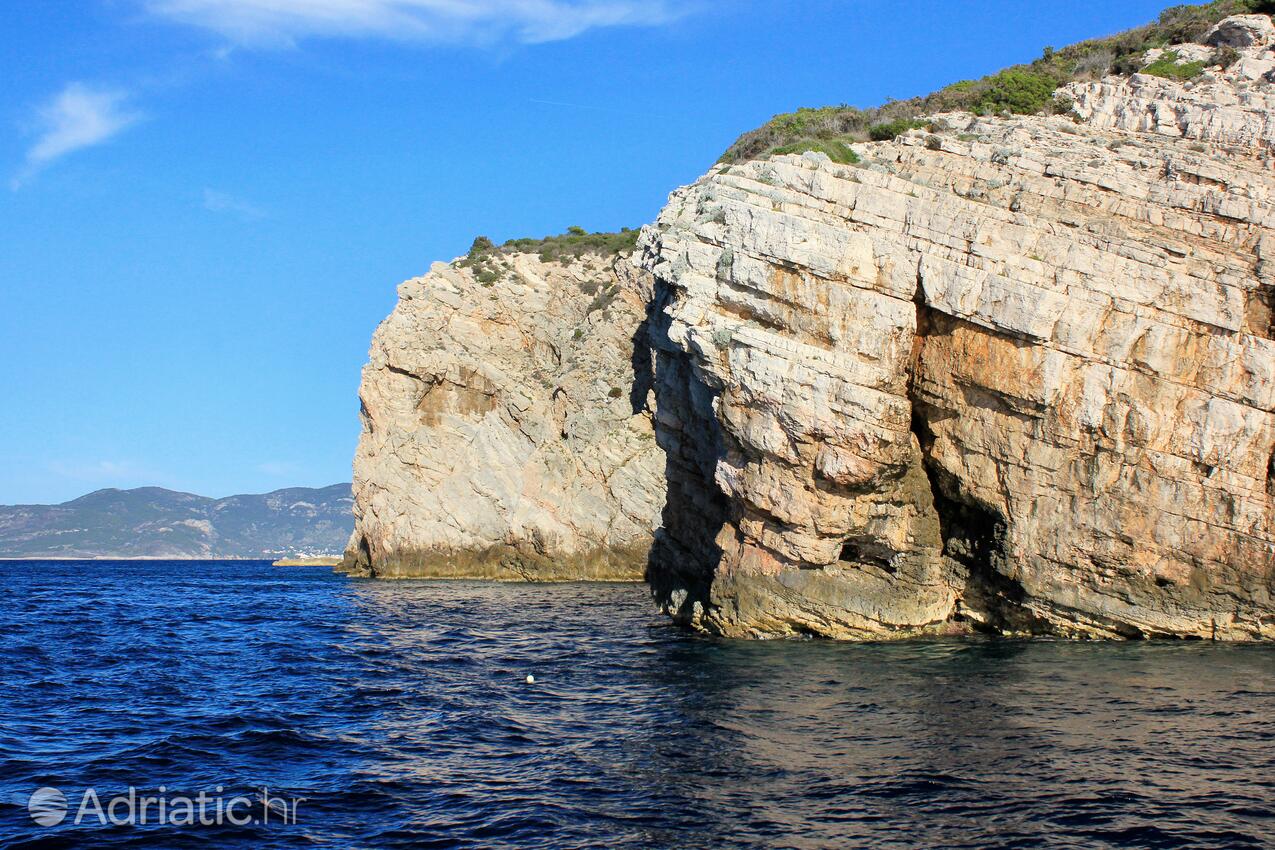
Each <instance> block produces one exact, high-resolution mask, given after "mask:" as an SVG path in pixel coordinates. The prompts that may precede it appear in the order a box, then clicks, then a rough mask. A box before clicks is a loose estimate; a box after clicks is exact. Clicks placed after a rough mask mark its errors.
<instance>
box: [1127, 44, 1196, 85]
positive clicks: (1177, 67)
mask: <svg viewBox="0 0 1275 850" xmlns="http://www.w3.org/2000/svg"><path fill="white" fill-rule="evenodd" d="M1181 58H1182V57H1180V56H1179V55H1178V54H1177V53H1176V52H1175V51H1173V50H1166V51H1165V52H1164V54H1163V55H1162V56H1161V57H1160V58H1159V59H1157V60H1155V61H1154V62H1152V63H1151V64H1150V65H1148V66H1147V67H1145V68H1143V69H1142V73H1144V74H1150V75H1151V76H1153V77H1164V78H1165V79H1169V80H1189V79H1192V78H1193V77H1198V76H1200V74H1203V73H1204V69H1205V68H1206V67H1207V66H1206V65H1205V64H1204V63H1203V62H1179V61H1178V60H1179V59H1181Z"/></svg>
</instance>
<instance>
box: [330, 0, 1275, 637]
mask: <svg viewBox="0 0 1275 850" xmlns="http://www.w3.org/2000/svg"><path fill="white" fill-rule="evenodd" d="M1200 8H1203V9H1210V10H1211V9H1215V8H1219V7H1218V6H1217V4H1213V6H1210V7H1200ZM1217 17H1220V15H1217V16H1215V17H1214V18H1213V19H1210V20H1207V21H1206V23H1207V25H1206V26H1200V27H1198V31H1191V32H1188V33H1187V34H1188V35H1189V36H1190V38H1189V39H1188V40H1186V41H1184V42H1183V43H1180V44H1174V45H1171V46H1169V47H1168V48H1165V47H1163V46H1160V47H1156V48H1153V49H1150V50H1145V49H1142V48H1143V47H1144V45H1142V44H1138V45H1136V48H1137V49H1136V50H1132V51H1131V49H1130V48H1128V47H1127V45H1128V43H1129V42H1128V41H1127V40H1126V41H1124V42H1117V41H1115V40H1111V44H1112V45H1114V46H1113V47H1112V49H1111V51H1110V52H1111V53H1112V55H1111V56H1107V57H1104V56H1102V55H1101V54H1100V53H1099V51H1100V50H1107V49H1108V47H1107V44H1106V43H1104V44H1102V45H1099V46H1098V47H1093V46H1083V45H1082V46H1080V47H1083V48H1084V49H1083V50H1079V49H1070V48H1069V49H1067V50H1070V51H1071V52H1067V50H1065V51H1063V52H1060V54H1059V55H1058V56H1054V55H1051V54H1050V53H1047V54H1046V56H1045V57H1044V58H1043V59H1042V62H1043V63H1044V64H1043V65H1042V66H1041V67H1042V68H1044V69H1045V71H1046V72H1050V73H1052V72H1053V70H1052V69H1056V68H1057V67H1060V66H1061V65H1062V64H1066V66H1067V68H1068V69H1069V70H1068V71H1067V73H1068V74H1071V77H1070V78H1069V80H1070V81H1069V82H1065V84H1062V85H1061V86H1059V85H1058V81H1055V82H1053V83H1050V84H1049V85H1048V86H1047V87H1046V89H1045V90H1044V97H1043V100H1041V98H1040V97H1039V96H1038V93H1032V96H1031V98H1030V99H1028V100H1027V101H1026V102H1020V101H1019V100H1016V99H1015V98H1016V97H1017V95H1018V89H1017V88H1014V89H1012V90H1010V91H1009V94H1004V93H1001V92H999V91H998V89H997V88H996V87H997V86H999V85H1001V84H1002V82H1005V84H1006V85H1011V84H1012V86H1016V87H1021V88H1022V89H1023V90H1026V91H1029V92H1030V91H1031V86H1032V85H1033V84H1034V80H1033V78H1032V76H1031V75H1032V74H1036V77H1038V78H1039V77H1044V76H1045V73H1044V72H1040V73H1037V69H1032V70H1029V71H1026V72H1023V74H1021V75H1020V77H1021V79H1020V78H1019V77H1014V78H1006V81H1002V80H999V79H998V80H993V81H992V82H990V83H985V84H983V88H982V89H979V88H977V86H973V84H971V86H973V87H970V86H966V87H965V88H961V87H959V86H958V87H952V89H951V91H950V92H949V91H948V90H945V92H947V93H946V94H944V93H938V95H936V96H932V97H931V98H927V99H925V100H924V101H916V102H915V105H914V106H909V107H908V108H911V109H913V114H911V115H903V116H901V117H900V116H897V115H895V116H891V115H888V114H887V115H883V116H882V118H884V119H890V120H888V121H884V120H883V121H882V123H881V124H880V125H877V126H873V127H872V128H871V132H869V133H860V132H859V130H858V129H856V126H857V125H856V124H855V122H857V121H860V120H862V113H858V112H857V111H854V110H846V111H845V113H846V114H840V113H837V114H829V115H825V114H823V113H822V112H820V111H810V112H811V113H818V114H815V115H813V118H812V116H811V115H802V114H801V113H798V114H796V117H787V118H784V120H780V119H776V121H775V122H772V124H771V125H768V126H767V127H766V128H763V129H762V130H761V131H757V133H755V134H750V135H746V136H745V137H744V138H743V139H742V140H741V142H740V143H739V144H737V146H736V147H735V148H733V149H732V152H730V153H728V156H727V157H726V158H724V161H723V162H722V163H719V164H718V165H717V166H715V167H714V168H713V169H712V170H710V171H709V173H708V174H706V175H705V176H704V177H703V178H701V179H700V180H699V181H697V182H696V183H694V184H693V185H691V186H688V187H685V188H682V189H679V190H678V191H676V192H675V193H674V194H673V195H672V196H671V198H670V200H669V204H668V206H667V207H666V208H665V210H664V211H663V212H662V213H661V214H660V216H659V218H658V220H657V221H656V222H655V223H654V224H653V225H650V226H648V227H646V228H644V229H643V232H642V236H641V239H640V241H639V244H638V249H637V254H636V256H635V257H634V259H633V260H632V262H629V261H627V260H626V258H624V257H620V258H618V259H611V260H604V259H602V258H601V257H596V258H589V259H576V260H573V261H572V262H571V263H568V264H566V265H564V264H562V263H560V262H558V261H556V260H555V261H553V263H552V264H550V265H548V266H546V264H545V263H544V262H542V261H541V260H540V258H538V257H534V256H531V255H528V254H520V253H517V252H511V253H504V254H501V255H500V256H501V259H500V263H501V264H502V265H501V268H503V269H504V271H502V272H500V274H499V276H498V277H496V278H492V277H491V275H490V274H488V275H487V277H488V278H490V279H491V280H492V281H493V282H491V283H490V284H485V283H484V282H482V281H479V280H478V278H477V277H476V276H475V275H474V273H473V271H472V268H471V269H466V268H465V267H463V263H464V262H465V261H462V263H460V264H453V265H452V266H450V267H447V266H436V267H435V268H434V270H433V271H432V272H431V273H430V275H429V276H427V277H425V278H421V279H418V280H415V281H409V282H408V283H407V284H404V285H403V287H401V288H400V304H399V307H398V308H397V309H396V310H395V313H394V315H393V316H391V317H390V319H388V320H387V322H386V323H385V324H384V325H383V326H382V327H381V329H380V330H378V332H377V335H376V338H375V340H374V342H373V349H372V358H371V363H370V364H369V366H368V367H367V369H366V370H365V374H364V383H363V390H362V397H363V403H364V426H365V429H364V435H363V439H362V441H361V443H360V447H359V455H358V458H357V460H356V466H355V496H356V512H357V514H358V522H357V527H356V531H355V536H354V542H353V545H352V547H351V554H350V555H347V565H348V566H351V567H353V568H355V569H363V570H364V571H367V572H371V573H372V574H376V575H474V576H495V577H515V576H521V577H527V578H565V577H603V576H604V577H611V576H616V575H626V576H631V575H637V574H638V573H640V572H641V570H642V568H643V567H645V569H646V577H647V579H648V581H649V582H650V583H651V585H652V589H653V591H654V593H655V595H656V598H657V600H658V601H659V602H660V604H661V605H662V606H663V607H664V608H665V609H666V610H667V611H668V612H669V613H670V614H672V615H673V616H674V617H676V618H678V619H679V620H681V621H682V622H685V623H687V624H690V625H692V626H694V627H696V628H699V629H703V630H706V631H710V632H714V633H718V634H723V635H728V636H742V637H772V636H785V635H817V636H825V637H835V638H855V639H879V638H893V637H906V636H912V635H922V634H945V633H960V632H966V631H971V630H982V631H992V632H996V633H1002V634H1050V635H1058V636H1067V637H1156V636H1176V637H1200V638H1217V639H1262V638H1266V639H1269V638H1275V599H1273V598H1272V596H1273V594H1275V331H1273V329H1272V317H1273V315H1275V47H1273V44H1275V29H1273V28H1272V25H1271V20H1270V18H1269V17H1267V16H1265V15H1246V16H1237V17H1230V18H1226V19H1225V20H1222V21H1221V22H1220V23H1219V22H1218V21H1217V19H1216V18H1217ZM1198 24H1199V21H1198V20H1195V19H1193V20H1192V22H1191V26H1197V25H1198ZM1144 35H1145V34H1144ZM1144 40H1145V39H1144ZM1119 50H1124V51H1125V52H1124V53H1119ZM1059 57H1061V58H1059ZM1086 61H1088V62H1091V64H1093V67H1095V68H1097V71H1096V72H1094V73H1092V74H1085V73H1081V72H1080V71H1079V70H1077V69H1079V68H1080V67H1081V66H1082V64H1083V63H1084V62H1086ZM1122 64H1123V65H1126V66H1129V67H1115V68H1113V67H1110V66H1113V65H1115V66H1120V65H1122ZM961 85H962V86H965V84H961ZM971 92H973V94H971ZM939 95H942V97H940V96H939ZM975 95H977V96H978V97H979V98H982V99H981V100H976V99H975ZM988 98H992V99H991V100H988ZM995 98H1001V100H1000V101H998V100H996V99H995ZM989 103H990V104H992V105H993V107H994V108H988V104H989ZM1001 103H1003V104H1004V105H1003V106H1001V105H997V104H1001ZM952 105H955V106H959V107H962V108H960V109H947V108H938V109H935V108H934V107H936V106H937V107H944V106H949V107H950V106H952ZM922 110H923V111H924V114H923V115H922V116H920V117H917V115H916V113H917V112H918V111H922ZM813 119H818V121H823V122H825V125H826V124H827V123H828V122H833V121H840V122H841V129H842V130H845V131H846V132H844V133H843V134H842V135H837V134H836V133H829V132H823V131H819V132H816V133H815V134H814V135H812V136H810V137H808V138H807V137H804V136H802V133H804V132H805V131H806V130H807V129H808V128H809V127H810V126H811V121H812V120H813ZM881 127H884V128H885V130H884V131H883V132H879V130H880V128H881ZM794 128H795V129H794ZM786 133H787V134H788V135H794V134H795V135H796V138H795V139H791V138H785V134H786ZM469 262H470V263H471V264H472V263H473V262H474V260H473V257H472V255H471V258H469ZM633 266H636V267H637V268H639V269H640V270H641V272H638V271H636V270H631V269H632V268H633ZM592 281H597V282H598V286H599V287H600V288H601V290H602V291H606V292H611V291H614V292H615V293H616V295H615V299H614V301H613V302H612V308H611V310H610V312H609V314H600V315H599V314H598V313H597V311H596V310H591V309H590V305H591V304H592V297H593V296H588V294H587V293H586V292H582V291H581V288H582V287H583V286H585V285H586V283H588V282H592ZM577 293H578V294H577ZM581 328H583V329H584V330H583V333H581V334H580V335H579V336H577V333H576V331H577V330H579V329H581ZM581 358H584V359H587V360H588V364H587V365H582V360H581ZM648 389H653V392H651V393H648ZM652 414H653V417H654V432H655V438H656V440H657V441H658V444H659V449H662V452H661V451H660V450H659V449H657V450H654V451H652V449H653V448H654V443H653V442H652V441H651V439H650V436H651V428H652V425H651V420H652ZM572 423H575V424H574V425H573V424H572ZM661 507H663V511H662V514H661ZM652 540H654V546H653V547H652V548H651V550H650V554H649V556H647V555H646V549H647V547H648V546H650V544H651V541H652Z"/></svg>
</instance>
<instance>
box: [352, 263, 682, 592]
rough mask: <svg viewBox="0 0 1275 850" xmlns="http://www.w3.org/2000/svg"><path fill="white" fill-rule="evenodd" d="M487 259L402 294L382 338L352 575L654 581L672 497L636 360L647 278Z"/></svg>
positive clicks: (605, 266)
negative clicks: (655, 535) (665, 508)
mask: <svg viewBox="0 0 1275 850" xmlns="http://www.w3.org/2000/svg"><path fill="white" fill-rule="evenodd" d="M490 262H491V264H492V265H491V266H489V267H483V268H481V270H480V269H475V268H467V267H465V264H464V263H463V262H458V263H456V264H453V265H450V266H449V265H443V264H441V263H440V264H436V265H434V267H433V268H432V269H431V270H430V273H429V274H428V275H426V276H424V277H421V278H416V279H413V280H409V281H407V282H406V283H404V284H402V285H401V286H400V287H399V303H398V306H397V307H396V308H395V309H394V312H393V313H392V314H391V315H390V317H389V318H388V319H386V320H385V322H384V323H382V325H381V326H380V328H379V329H378V330H377V331H376V335H375V336H374V337H373V340H372V349H371V356H370V361H369V363H368V364H367V366H366V367H365V368H364V370H363V382H362V386H361V389H360V397H361V400H362V405H363V407H362V419H363V433H362V436H361V438H360V440H359V446H358V451H357V454H356V457H355V461H354V496H355V517H356V526H355V531H354V535H353V537H352V539H351V542H350V546H349V549H348V550H347V553H346V558H345V563H344V565H343V567H344V569H346V570H347V571H352V572H356V573H362V574H370V575H375V576H380V577H391V578H393V577H413V576H422V577H474V578H498V579H530V580H568V579H586V578H587V579H640V578H641V577H642V574H643V570H644V568H645V566H646V560H647V551H648V549H649V547H650V542H651V536H652V529H653V528H654V527H655V526H656V525H657V524H658V518H659V513H660V508H661V507H662V505H663V498H664V486H663V481H662V476H663V468H664V458H663V455H662V453H661V452H660V451H659V449H658V448H657V447H656V444H655V440H654V437H653V433H652V424H651V416H650V413H649V411H648V407H647V400H648V399H647V396H648V392H649V387H650V380H649V372H650V369H649V362H648V363H647V364H646V366H645V367H644V366H643V364H642V363H640V362H637V363H636V365H635V361H634V358H633V352H634V345H633V337H634V336H635V335H639V334H640V333H644V331H640V328H641V326H642V323H643V321H644V316H645V304H646V302H647V300H648V299H649V297H650V280H649V278H648V277H647V276H646V275H644V274H642V273H641V272H638V271H637V270H635V269H634V268H633V266H632V263H631V262H629V261H628V260H625V261H623V262H619V261H617V260H616V258H614V257H609V258H603V257H598V256H591V255H586V256H584V257H582V258H579V259H577V260H575V261H574V262H571V263H570V264H569V265H563V264H561V263H559V262H557V261H551V262H541V261H540V259H538V257H537V256H536V255H534V254H503V253H502V254H499V255H498V256H497V257H495V258H494V259H492V260H491V261H490ZM635 369H636V370H637V373H636V374H635ZM644 376H645V377H644Z"/></svg>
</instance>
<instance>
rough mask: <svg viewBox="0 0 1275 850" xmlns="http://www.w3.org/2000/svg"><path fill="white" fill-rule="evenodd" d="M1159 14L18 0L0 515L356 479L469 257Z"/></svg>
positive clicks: (12, 36)
mask: <svg viewBox="0 0 1275 850" xmlns="http://www.w3.org/2000/svg"><path fill="white" fill-rule="evenodd" d="M1163 5H1164V4H1163V3H1161V2H1142V0H1121V2H1119V3H1111V2H1093V0H1073V2H1069V3H1035V4H1026V3H1022V2H1021V0H1013V1H1012V2H1010V1H1009V0H986V2H980V3H967V2H927V0H914V2H911V3H899V2H897V0H844V2H835V0H808V2H803V3H790V2H778V0H774V1H773V2H770V1H769V0H766V1H763V0H737V1H736V2H730V0H690V2H685V3H679V2H673V0H668V2H663V0H593V1H588V0H41V2H38V3H6V4H4V5H3V9H0V27H2V30H3V33H4V40H5V44H6V50H5V51H4V52H3V53H0V74H2V75H3V78H4V79H5V81H6V84H5V86H4V87H3V89H2V90H0V172H3V175H2V176H3V177H4V183H3V184H0V232H2V233H3V237H0V239H2V242H0V245H3V248H2V249H0V378H2V383H0V387H2V388H3V392H4V405H3V411H4V415H3V416H2V417H0V502H5V503H13V502H47V501H61V500H65V499H69V498H73V497H75V496H77V495H80V494H81V493H84V492H87V491H89V490H93V489H97V488H99V487H134V486H139V485H144V484H158V485H161V486H165V487H172V488H175V489H181V490H188V491H192V492H198V493H202V494H206V495H211V496H223V495H228V494H231V493H238V492H256V491H265V490H270V489H275V488H278V487H284V486H292V485H315V486H317V485H324V484H329V483H333V482H336V481H343V480H348V479H349V477H350V458H351V455H352V453H353V449H354V444H355V441H356V440H357V437H358V400H357V387H358V379H359V369H360V367H361V366H362V363H363V361H364V359H365V357H366V353H367V347H368V342H369V338H370V336H371V333H372V331H373V329H374V328H375V327H376V324H377V323H378V322H379V321H380V320H381V319H382V318H383V317H384V316H385V315H386V313H388V311H389V310H390V309H391V308H392V307H393V304H394V297H395V291H394V288H395V285H396V284H397V283H398V282H399V281H400V280H402V279H404V278H407V277H411V276H414V275H417V274H421V273H423V272H424V271H425V270H426V269H427V268H428V266H429V263H430V262H432V261H434V260H439V259H443V260H446V259H450V258H452V257H454V256H456V255H458V254H461V253H463V252H464V251H465V250H466V249H467V248H468V246H469V243H470V241H471V240H472V239H473V237H474V236H475V235H476V234H479V233H482V234H487V235H489V236H491V237H492V238H495V239H497V240H504V239H507V238H510V237H517V236H528V235H543V234H546V233H557V232H561V231H562V230H564V229H565V228H566V227H567V226H568V225H580V226H583V227H586V228H588V229H590V230H611V229H616V228H619V227H621V226H626V225H627V226H637V225H640V224H641V223H643V222H646V221H649V220H650V219H652V218H653V217H654V216H655V214H656V213H657V211H658V210H659V208H660V206H661V205H662V203H663V201H664V199H665V198H666V196H667V195H668V193H669V191H671V190H672V189H674V188H675V187H677V186H678V185H680V184H683V183H687V182H690V181H691V180H693V179H695V177H697V176H698V175H699V174H700V173H701V172H702V171H704V170H705V169H706V168H707V167H708V166H709V165H710V164H711V163H712V162H713V161H714V160H715V159H716V158H717V156H718V155H719V154H720V153H721V151H722V150H723V149H725V148H726V146H727V145H729V144H730V142H731V141H732V140H733V139H734V138H735V137H736V136H737V135H738V134H739V133H741V132H743V131H744V130H747V129H750V128H752V127H754V126H757V125H758V124H761V123H762V122H764V121H765V120H766V119H767V118H769V117H770V116H771V115H773V114H774V113H776V112H783V111H788V110H790V109H793V108H795V107H797V106H820V105H825V104H830V103H843V102H844V103H851V104H854V105H859V106H868V105H872V104H875V103H879V102H881V101H883V100H885V99H886V98H889V97H896V98H904V97H909V96H912V95H915V94H922V93H925V92H927V91H930V90H933V89H935V88H938V87H940V86H942V85H944V84H946V83H948V82H952V81H954V80H957V79H963V78H968V77H973V76H978V75H981V74H984V73H987V72H990V71H994V70H996V69H998V68H1001V67H1004V66H1005V65H1008V64H1012V63H1014V62H1019V61H1025V60H1029V59H1032V58H1034V57H1035V56H1037V55H1039V52H1040V49H1041V48H1042V47H1043V46H1044V45H1047V44H1052V45H1055V46H1057V45H1062V44H1066V43H1069V42H1072V41H1076V40H1079V39H1082V38H1085V37H1089V36H1096V35H1103V34H1107V33H1110V32H1114V31H1117V30H1120V29H1124V28H1127V27H1130V26H1133V25H1136V24H1139V23H1143V22H1146V21H1148V20H1151V19H1152V18H1154V17H1155V15H1156V14H1157V12H1158V11H1159V9H1160V8H1161V7H1162V6H1163Z"/></svg>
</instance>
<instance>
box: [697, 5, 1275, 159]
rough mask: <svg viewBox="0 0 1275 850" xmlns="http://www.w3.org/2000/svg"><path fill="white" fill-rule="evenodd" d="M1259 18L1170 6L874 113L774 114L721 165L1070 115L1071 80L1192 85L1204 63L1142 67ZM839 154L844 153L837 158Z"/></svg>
mask: <svg viewBox="0 0 1275 850" xmlns="http://www.w3.org/2000/svg"><path fill="white" fill-rule="evenodd" d="M1254 12H1261V13H1265V14H1271V13H1275V0H1213V2H1211V3H1207V4H1204V5H1198V6H1173V7H1172V8H1169V9H1166V10H1165V11H1164V12H1162V13H1161V14H1160V18H1159V20H1157V21H1156V22H1155V23H1152V24H1147V25H1146V26H1142V27H1138V28H1137V29H1132V30H1128V31H1127V32H1122V33H1118V34H1117V35H1113V36H1108V37H1106V38H1097V39H1091V40H1089V41H1082V42H1080V43H1079V44H1073V45H1071V46H1069V47H1064V48H1061V49H1059V50H1054V49H1053V48H1052V47H1046V48H1045V51H1044V53H1043V54H1042V55H1041V57H1040V58H1039V59H1037V60H1035V61H1034V62H1031V63H1029V64H1026V65H1015V66H1014V67H1012V68H1007V69H1005V70H1003V71H1000V72H999V73H996V74H991V75H989V76H986V77H983V78H981V79H978V80H963V81H961V82H958V83H953V84H952V85H950V86H947V87H946V88H943V89H940V90H939V91H937V92H934V93H932V94H928V95H925V96H924V97H914V98H912V99H910V100H895V101H890V102H888V103H886V104H885V105H884V106H878V107H873V108H871V109H857V108H855V107H853V106H846V105H844V104H843V105H841V106H825V107H822V108H819V109H809V108H802V109H798V110H797V111H796V112H789V113H786V114H784V115H776V116H775V117H774V118H772V119H771V120H770V121H768V122H767V123H766V124H764V125H762V126H761V127H758V128H757V129H755V130H751V131H749V132H747V133H745V134H744V135H742V136H740V137H739V138H738V139H737V140H736V141H735V143H734V144H733V145H731V146H730V148H728V149H727V151H726V153H724V154H723V155H722V158H721V160H720V161H721V162H727V163H729V162H743V161H746V160H750V159H761V158H764V157H767V156H771V155H774V154H779V153H802V152H804V151H809V150H815V151H822V152H823V153H827V154H828V155H829V156H830V157H831V158H832V159H833V160H835V161H838V162H845V163H852V162H855V161H857V159H858V157H857V156H855V154H854V151H852V150H850V148H849V147H848V145H850V144H851V143H854V142H864V141H868V140H873V141H884V140H887V139H892V138H894V137H895V136H898V135H900V134H901V133H904V132H906V131H907V130H909V129H915V128H919V127H923V126H926V125H927V122H926V121H924V120H922V118H923V117H924V116H927V115H933V114H935V113H939V112H958V111H964V112H973V113H975V114H976V115H993V114H999V113H1003V112H1010V113H1015V114H1019V115H1032V114H1036V113H1039V112H1042V111H1045V110H1050V109H1053V110H1058V111H1062V112H1066V111H1067V110H1068V109H1069V108H1070V104H1067V103H1059V102H1056V101H1055V97H1054V94H1055V92H1056V91H1057V90H1058V88H1059V87H1060V86H1063V85H1065V84H1067V83H1069V82H1073V81H1077V80H1094V79H1098V78H1100V77H1103V76H1105V75H1107V74H1132V73H1135V72H1137V71H1144V72H1145V73H1151V74H1157V75H1159V76H1164V77H1169V78H1171V79H1190V78H1191V77H1193V76H1197V75H1199V74H1200V73H1201V72H1203V70H1204V68H1205V67H1206V65H1205V64H1203V63H1198V62H1186V63H1179V62H1178V57H1177V56H1176V55H1172V56H1170V55H1169V54H1168V53H1166V54H1165V56H1162V57H1161V58H1159V59H1157V60H1156V61H1155V62H1154V63H1152V64H1151V65H1150V66H1147V67H1145V68H1144V67H1143V65H1144V62H1143V56H1144V54H1145V53H1146V52H1147V51H1148V50H1151V49H1153V48H1157V47H1166V46H1168V45H1170V44H1181V43H1185V42H1193V41H1198V40H1199V39H1200V38H1201V37H1202V36H1203V35H1204V34H1205V33H1206V32H1208V30H1209V29H1210V28H1211V27H1212V26H1213V25H1214V24H1216V23H1217V22H1218V21H1220V20H1222V19H1223V18H1225V17H1228V16H1230V15H1242V14H1251V13H1254ZM1226 53H1227V52H1226V49H1225V48H1223V49H1222V50H1219V51H1218V54H1217V56H1216V57H1215V59H1216V61H1217V62H1218V63H1219V64H1229V63H1228V57H1227V55H1226ZM1230 58H1231V59H1233V58H1234V57H1233V56H1231V57H1230ZM834 151H839V152H840V154H839V155H838V156H834V155H833V152H834Z"/></svg>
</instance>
